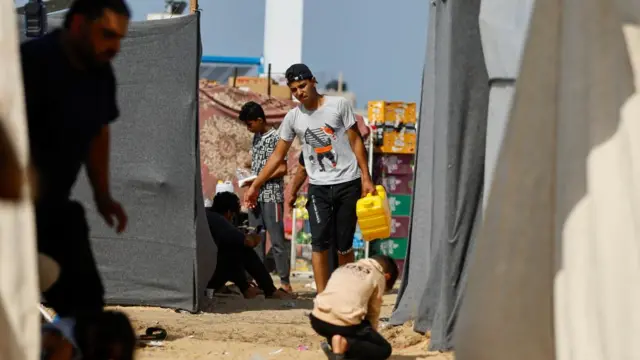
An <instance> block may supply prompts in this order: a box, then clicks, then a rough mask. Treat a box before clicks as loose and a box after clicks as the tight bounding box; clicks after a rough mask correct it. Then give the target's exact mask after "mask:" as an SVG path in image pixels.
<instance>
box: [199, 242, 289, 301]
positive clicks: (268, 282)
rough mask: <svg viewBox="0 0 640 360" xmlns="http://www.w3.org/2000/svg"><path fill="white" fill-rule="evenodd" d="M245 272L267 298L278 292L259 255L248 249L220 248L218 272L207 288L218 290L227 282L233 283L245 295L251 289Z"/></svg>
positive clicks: (214, 274)
mask: <svg viewBox="0 0 640 360" xmlns="http://www.w3.org/2000/svg"><path fill="white" fill-rule="evenodd" d="M245 271H246V272H247V273H249V275H251V277H252V278H253V279H254V280H255V281H256V283H258V286H259V287H260V289H262V291H264V295H265V296H267V297H269V296H271V295H272V294H273V293H274V292H275V291H276V287H275V285H274V284H273V279H271V275H270V274H269V271H267V268H266V267H265V266H264V263H263V262H262V260H260V257H258V254H256V252H255V251H254V250H253V249H251V248H248V247H242V248H232V247H225V246H218V263H217V264H216V271H215V272H214V273H213V277H212V278H211V280H210V281H209V285H208V286H207V287H208V288H209V289H214V290H218V289H220V288H221V287H222V286H223V285H224V284H226V283H227V281H231V282H233V283H234V284H236V286H237V287H238V288H239V289H240V291H242V292H243V293H244V292H245V291H246V290H247V289H248V288H249V281H248V280H247V276H246V273H245Z"/></svg>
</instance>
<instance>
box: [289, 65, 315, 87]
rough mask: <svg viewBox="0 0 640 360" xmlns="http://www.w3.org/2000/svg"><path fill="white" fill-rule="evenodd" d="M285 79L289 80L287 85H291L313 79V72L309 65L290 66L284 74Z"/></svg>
mask: <svg viewBox="0 0 640 360" xmlns="http://www.w3.org/2000/svg"><path fill="white" fill-rule="evenodd" d="M284 77H285V78H287V83H289V84H290V83H292V82H294V81H301V80H309V79H313V74H312V73H311V70H309V67H308V66H307V65H305V64H293V65H291V66H289V68H288V69H287V71H286V72H285V74H284Z"/></svg>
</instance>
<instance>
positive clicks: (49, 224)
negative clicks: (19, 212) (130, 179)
mask: <svg viewBox="0 0 640 360" xmlns="http://www.w3.org/2000/svg"><path fill="white" fill-rule="evenodd" d="M129 17H130V12H129V9H128V7H127V5H126V4H125V3H124V1H123V0H76V1H75V2H74V3H73V4H72V6H71V8H70V9H69V11H68V13H67V15H66V19H65V22H64V28H63V29H60V30H55V31H53V32H51V33H49V34H47V35H45V36H44V37H41V38H38V39H35V40H32V41H29V42H26V43H24V44H23V45H22V46H21V49H20V50H21V55H22V70H23V79H24V93H25V102H26V108H27V121H28V127H29V140H30V147H31V149H30V150H31V157H32V162H33V167H34V169H35V171H36V173H37V178H38V181H37V183H38V190H37V199H36V203H35V212H36V228H37V237H38V249H39V251H40V252H41V253H44V254H46V255H49V256H50V257H51V258H53V259H54V260H56V261H57V262H58V264H60V268H61V274H60V278H59V279H58V281H57V282H56V283H55V284H54V285H53V286H52V287H51V288H50V289H49V290H47V291H46V292H45V293H44V296H45V299H46V300H47V303H48V304H49V305H50V306H52V307H53V309H54V310H55V311H56V312H57V313H58V315H59V316H60V317H61V318H63V319H64V318H68V319H73V320H75V321H79V322H81V323H90V322H91V321H90V320H88V319H92V318H98V317H99V316H100V314H101V313H102V311H103V307H104V288H103V285H102V281H101V278H100V274H99V272H98V269H97V266H96V263H95V260H94V257H93V251H92V249H91V244H90V241H89V228H88V226H87V221H86V218H85V211H84V208H83V207H82V205H80V203H78V202H76V201H73V200H71V199H70V196H71V190H72V188H73V186H74V184H75V182H76V179H77V177H78V174H79V172H80V169H81V168H82V167H83V166H84V167H85V168H86V171H87V174H88V177H89V180H90V182H91V187H92V189H93V196H94V200H95V204H96V207H97V209H98V212H99V213H100V215H101V216H102V217H103V218H104V220H105V221H106V223H107V224H108V225H109V226H115V229H116V232H118V233H120V232H122V231H123V230H124V229H125V228H126V225H127V216H126V214H125V212H124V210H123V208H122V206H121V205H120V204H119V203H118V202H116V201H115V200H113V198H112V197H111V193H110V190H109V141H110V140H109V139H110V136H109V126H110V124H111V123H112V122H114V121H115V120H116V119H117V118H118V117H119V115H120V113H119V110H118V106H117V104H116V79H115V76H114V73H113V69H112V67H111V60H112V59H113V58H114V57H115V56H116V54H117V53H118V52H119V51H120V41H121V40H122V38H123V37H124V36H125V35H126V33H127V30H128V25H129Z"/></svg>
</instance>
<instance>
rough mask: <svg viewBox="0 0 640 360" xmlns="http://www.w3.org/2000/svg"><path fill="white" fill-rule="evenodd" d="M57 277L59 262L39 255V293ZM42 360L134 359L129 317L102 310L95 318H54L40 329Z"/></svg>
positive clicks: (116, 312)
mask: <svg viewBox="0 0 640 360" xmlns="http://www.w3.org/2000/svg"><path fill="white" fill-rule="evenodd" d="M59 275H60V266H59V265H58V263H57V262H56V261H55V260H53V259H52V258H50V257H49V256H47V255H44V254H38V277H39V280H40V281H39V282H40V284H39V285H40V292H41V293H42V292H45V291H47V290H48V289H50V288H51V286H53V284H55V282H56V281H57V280H58V278H59ZM41 345H42V349H41V359H43V360H78V359H82V360H94V359H95V360H98V359H113V360H133V357H134V352H135V345H136V336H135V333H134V331H133V327H132V326H131V322H130V321H129V318H128V317H127V316H126V315H125V314H124V313H121V312H118V311H102V312H101V313H100V314H98V315H97V316H96V317H92V318H83V319H82V320H80V321H75V319H71V318H65V319H60V318H56V319H55V320H54V321H53V323H47V324H44V325H43V326H42V342H41Z"/></svg>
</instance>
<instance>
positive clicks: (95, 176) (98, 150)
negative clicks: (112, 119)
mask: <svg viewBox="0 0 640 360" xmlns="http://www.w3.org/2000/svg"><path fill="white" fill-rule="evenodd" d="M110 137H111V136H110V132H109V126H108V125H105V126H103V127H102V129H101V130H100V134H99V135H98V136H96V138H95V139H93V141H92V142H91V148H90V150H89V158H88V159H87V162H86V167H87V175H89V181H90V182H91V187H92V188H93V197H94V199H96V201H99V200H100V199H108V198H110V197H111V195H110V192H109V141H110Z"/></svg>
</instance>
